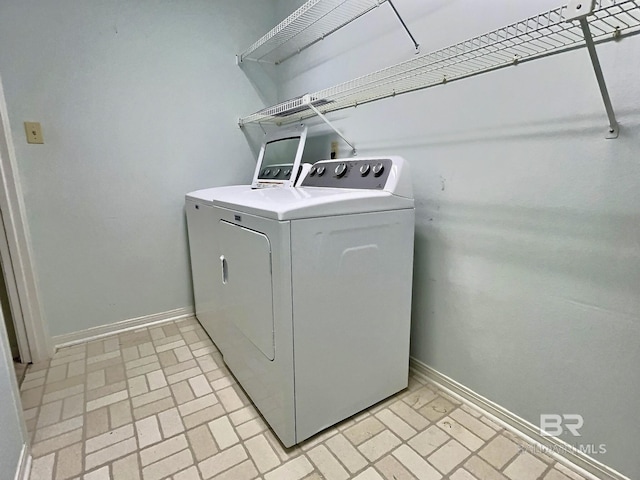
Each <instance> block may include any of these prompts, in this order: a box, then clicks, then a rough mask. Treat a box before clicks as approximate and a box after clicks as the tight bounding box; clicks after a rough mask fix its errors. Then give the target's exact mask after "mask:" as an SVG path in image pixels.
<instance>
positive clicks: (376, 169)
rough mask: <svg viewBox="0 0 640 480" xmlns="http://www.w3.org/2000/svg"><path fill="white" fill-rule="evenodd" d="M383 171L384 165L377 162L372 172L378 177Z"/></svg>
mask: <svg viewBox="0 0 640 480" xmlns="http://www.w3.org/2000/svg"><path fill="white" fill-rule="evenodd" d="M383 172H384V165H383V164H381V163H378V164H376V165H375V166H374V167H373V174H374V175H375V176H376V177H379V176H380V175H382V173H383Z"/></svg>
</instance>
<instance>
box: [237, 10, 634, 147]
mask: <svg viewBox="0 0 640 480" xmlns="http://www.w3.org/2000/svg"><path fill="white" fill-rule="evenodd" d="M594 3H595V5H593V4H594ZM578 5H580V7H579V8H578ZM585 12H586V13H585ZM637 34H640V0H595V2H593V0H584V1H582V2H580V1H579V0H570V4H569V5H565V6H562V7H558V8H555V9H551V10H549V11H547V12H543V13H541V14H539V15H535V16H532V17H529V18H526V19H524V20H521V21H519V22H515V23H512V24H509V25H507V26H505V27H502V28H498V29H496V30H493V31H491V32H488V33H485V34H483V35H479V36H476V37H473V38H470V39H468V40H465V41H463V42H460V43H457V44H454V45H451V46H449V47H445V48H442V49H440V50H436V51H433V52H430V53H425V54H420V55H415V56H414V57H413V58H411V59H409V60H406V61H404V62H401V63H398V64H396V65H392V66H389V67H386V68H383V69H381V70H378V71H375V72H372V73H368V74H366V75H363V76H361V77H358V78H354V79H352V80H349V81H347V82H344V83H340V84H338V85H334V86H332V87H329V88H325V89H323V90H319V91H317V92H313V93H309V94H308V97H307V101H306V102H305V101H303V99H304V98H305V97H304V96H303V97H296V98H293V99H290V100H286V101H283V102H281V103H278V104H276V105H273V106H270V107H266V108H263V109H262V110H259V111H258V112H255V113H253V114H251V115H247V116H245V117H242V118H240V119H239V124H240V125H241V126H243V125H247V124H250V123H261V122H262V123H270V124H276V125H283V124H288V123H292V122H300V121H302V120H304V119H305V118H309V117H313V116H315V115H317V113H316V110H317V111H319V112H320V113H322V114H323V115H326V114H327V113H329V112H335V111H338V110H342V109H346V108H352V107H356V106H358V105H363V104H366V103H369V102H374V101H377V100H381V99H384V98H390V97H395V96H396V95H401V94H404V93H409V92H415V91H418V90H423V89H426V88H431V87H435V86H438V85H443V84H448V83H450V82H452V81H456V80H461V79H463V78H468V77H472V76H475V75H479V74H482V73H486V72H491V71H495V70H499V69H502V68H507V67H512V66H514V65H518V64H520V63H524V62H528V61H532V60H536V59H539V58H544V57H547V56H551V55H556V54H559V53H562V52H569V51H573V50H577V49H580V48H583V47H585V46H586V47H587V50H588V51H589V54H590V56H591V61H592V64H593V68H594V71H595V73H596V79H597V81H598V86H599V87H600V92H601V94H602V98H603V101H604V104H605V109H606V111H607V115H608V117H609V129H608V130H609V131H608V132H607V137H610V138H615V137H616V136H617V133H618V123H617V121H616V117H615V114H614V111H613V107H612V105H611V100H610V98H609V95H608V92H607V88H606V84H605V81H604V76H603V74H602V69H601V67H600V63H599V61H598V56H597V54H596V51H595V45H596V44H599V43H604V42H608V41H612V40H618V39H620V38H623V37H627V36H632V35H637ZM310 105H313V107H314V108H313V109H312V108H310Z"/></svg>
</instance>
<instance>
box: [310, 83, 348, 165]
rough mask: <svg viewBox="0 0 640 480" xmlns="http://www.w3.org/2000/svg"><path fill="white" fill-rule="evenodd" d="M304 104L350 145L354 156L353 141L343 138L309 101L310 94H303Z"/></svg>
mask: <svg viewBox="0 0 640 480" xmlns="http://www.w3.org/2000/svg"><path fill="white" fill-rule="evenodd" d="M303 101H304V102H305V104H306V105H307V106H308V107H309V108H310V109H311V110H313V111H314V113H315V114H316V115H317V116H318V117H320V119H321V120H322V121H323V122H324V123H326V124H327V125H329V127H330V128H331V129H332V130H333V131H334V132H336V134H337V135H338V136H339V137H340V138H341V139H342V140H344V142H345V143H346V144H347V145H349V146H350V147H351V155H353V156H354V157H355V156H356V155H357V154H358V151H357V150H356V147H355V146H354V145H353V143H351V142H350V141H349V140H347V139H346V138H345V136H344V135H342V133H340V130H338V129H337V128H336V127H335V126H334V125H333V124H332V123H331V122H330V121H329V119H328V118H327V117H325V116H324V115H323V114H322V112H320V110H318V109H317V108H316V107H315V106H314V105H313V103H312V102H311V96H310V95H305V96H304V100H303Z"/></svg>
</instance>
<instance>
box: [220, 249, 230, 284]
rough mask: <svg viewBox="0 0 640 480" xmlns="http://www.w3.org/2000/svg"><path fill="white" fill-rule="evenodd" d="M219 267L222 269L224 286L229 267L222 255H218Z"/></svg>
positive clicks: (227, 277)
mask: <svg viewBox="0 0 640 480" xmlns="http://www.w3.org/2000/svg"><path fill="white" fill-rule="evenodd" d="M220 266H221V267H222V283H223V284H224V285H226V284H227V281H228V280H229V266H228V264H227V259H226V258H224V255H220Z"/></svg>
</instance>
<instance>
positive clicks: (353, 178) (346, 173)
mask: <svg viewBox="0 0 640 480" xmlns="http://www.w3.org/2000/svg"><path fill="white" fill-rule="evenodd" d="M392 166H393V161H392V160H391V159H388V158H382V159H380V158H376V159H371V158H369V159H366V158H363V159H359V160H354V159H340V160H323V161H321V162H317V163H315V164H314V165H313V166H312V167H311V170H309V173H308V174H307V176H306V177H305V179H304V180H303V182H302V185H301V186H302V187H330V188H361V189H368V190H383V189H384V187H385V184H386V183H387V178H388V177H389V172H391V167H392Z"/></svg>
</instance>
